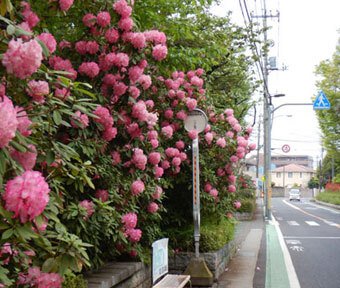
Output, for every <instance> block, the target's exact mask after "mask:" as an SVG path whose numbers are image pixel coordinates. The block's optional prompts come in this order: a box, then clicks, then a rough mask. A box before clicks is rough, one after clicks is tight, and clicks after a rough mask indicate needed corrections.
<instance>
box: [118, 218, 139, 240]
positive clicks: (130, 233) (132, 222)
mask: <svg viewBox="0 0 340 288" xmlns="http://www.w3.org/2000/svg"><path fill="white" fill-rule="evenodd" d="M122 223H123V224H124V227H123V231H124V234H125V235H126V237H129V240H130V242H132V243H135V242H138V241H139V240H140V238H141V237H142V231H141V230H140V229H135V227H136V225H137V215H136V214H135V213H127V214H124V215H123V216H122Z"/></svg>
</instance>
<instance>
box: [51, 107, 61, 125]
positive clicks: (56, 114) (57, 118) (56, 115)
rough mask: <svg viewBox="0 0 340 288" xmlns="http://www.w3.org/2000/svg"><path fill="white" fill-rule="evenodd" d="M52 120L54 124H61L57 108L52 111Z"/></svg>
mask: <svg viewBox="0 0 340 288" xmlns="http://www.w3.org/2000/svg"><path fill="white" fill-rule="evenodd" d="M53 120H54V123H55V124H57V125H60V124H61V120H62V118H61V115H60V113H59V111H58V110H54V111H53Z"/></svg>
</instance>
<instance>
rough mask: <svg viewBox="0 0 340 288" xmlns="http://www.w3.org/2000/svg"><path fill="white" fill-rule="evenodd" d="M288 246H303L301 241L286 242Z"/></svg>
mask: <svg viewBox="0 0 340 288" xmlns="http://www.w3.org/2000/svg"><path fill="white" fill-rule="evenodd" d="M286 243H287V245H298V244H301V242H300V241H299V240H295V239H294V240H286Z"/></svg>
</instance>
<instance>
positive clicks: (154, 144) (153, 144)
mask: <svg viewBox="0 0 340 288" xmlns="http://www.w3.org/2000/svg"><path fill="white" fill-rule="evenodd" d="M150 144H151V146H152V148H153V149H156V148H157V147H158V146H159V141H158V140H157V139H151V140H150Z"/></svg>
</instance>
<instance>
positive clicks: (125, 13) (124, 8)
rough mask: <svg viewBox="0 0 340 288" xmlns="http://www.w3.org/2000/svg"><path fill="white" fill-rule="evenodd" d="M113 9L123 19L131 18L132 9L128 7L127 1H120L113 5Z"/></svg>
mask: <svg viewBox="0 0 340 288" xmlns="http://www.w3.org/2000/svg"><path fill="white" fill-rule="evenodd" d="M113 9H114V10H115V11H116V13H117V14H119V15H120V16H122V18H127V17H130V16H131V12H132V8H131V7H130V6H129V5H128V3H127V2H126V1H125V0H118V1H117V2H116V3H114V4H113Z"/></svg>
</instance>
